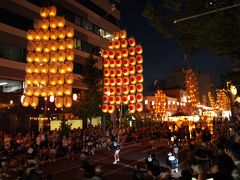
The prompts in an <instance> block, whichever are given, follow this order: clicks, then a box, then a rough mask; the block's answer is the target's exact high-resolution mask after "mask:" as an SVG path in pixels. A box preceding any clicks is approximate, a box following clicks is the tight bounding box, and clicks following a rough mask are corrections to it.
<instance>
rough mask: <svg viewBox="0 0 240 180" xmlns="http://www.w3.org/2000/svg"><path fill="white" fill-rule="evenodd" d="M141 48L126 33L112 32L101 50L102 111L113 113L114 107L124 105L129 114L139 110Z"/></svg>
mask: <svg viewBox="0 0 240 180" xmlns="http://www.w3.org/2000/svg"><path fill="white" fill-rule="evenodd" d="M142 52H143V49H142V46H141V45H136V41H135V39H134V38H127V32H126V31H125V30H121V31H120V32H115V33H114V38H113V40H112V41H109V42H108V49H107V50H102V51H101V55H102V57H103V58H104V60H103V68H104V69H103V72H104V82H103V84H104V88H103V94H104V95H103V105H102V111H103V112H108V113H113V112H114V108H115V105H118V104H125V105H128V109H129V113H135V111H137V112H141V111H142V110H143V104H142V102H143V94H142V93H143V56H142Z"/></svg>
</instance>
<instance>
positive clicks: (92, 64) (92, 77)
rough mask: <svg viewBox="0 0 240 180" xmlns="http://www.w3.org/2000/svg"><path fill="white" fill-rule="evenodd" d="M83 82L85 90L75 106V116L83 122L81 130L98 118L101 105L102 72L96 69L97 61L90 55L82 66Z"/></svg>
mask: <svg viewBox="0 0 240 180" xmlns="http://www.w3.org/2000/svg"><path fill="white" fill-rule="evenodd" d="M83 76H84V79H83V82H84V83H85V85H86V87H87V89H86V90H85V91H84V94H82V95H81V98H80V100H79V103H77V104H76V105H75V107H76V111H77V115H78V116H79V117H80V118H81V119H82V120H83V128H86V127H87V120H88V119H90V121H91V120H92V118H94V117H97V116H100V115H101V108H100V105H101V104H102V93H101V80H102V70H100V69H99V68H98V67H97V59H96V58H94V57H93V56H92V55H90V56H89V57H88V59H87V62H86V64H85V65H84V72H83Z"/></svg>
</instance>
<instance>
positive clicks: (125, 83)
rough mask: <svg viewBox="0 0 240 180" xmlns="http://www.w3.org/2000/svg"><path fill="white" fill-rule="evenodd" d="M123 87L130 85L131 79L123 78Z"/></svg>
mask: <svg viewBox="0 0 240 180" xmlns="http://www.w3.org/2000/svg"><path fill="white" fill-rule="evenodd" d="M123 85H124V86H127V85H129V77H123Z"/></svg>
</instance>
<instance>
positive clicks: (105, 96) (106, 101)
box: [103, 95, 108, 104]
mask: <svg viewBox="0 0 240 180" xmlns="http://www.w3.org/2000/svg"><path fill="white" fill-rule="evenodd" d="M103 103H104V104H107V103H108V96H107V95H104V96H103Z"/></svg>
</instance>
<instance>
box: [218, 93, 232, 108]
mask: <svg viewBox="0 0 240 180" xmlns="http://www.w3.org/2000/svg"><path fill="white" fill-rule="evenodd" d="M217 104H218V106H219V109H220V110H221V111H227V110H229V109H230V99H229V97H228V96H227V94H226V92H225V91H224V90H222V89H218V90H217Z"/></svg>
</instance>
